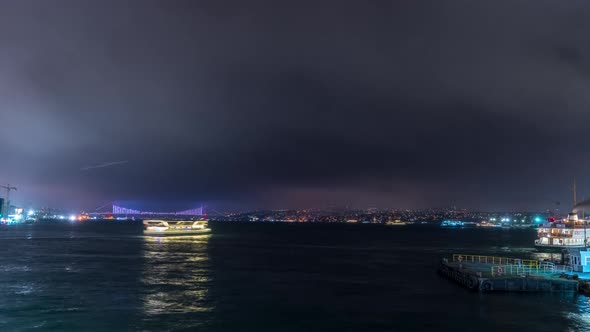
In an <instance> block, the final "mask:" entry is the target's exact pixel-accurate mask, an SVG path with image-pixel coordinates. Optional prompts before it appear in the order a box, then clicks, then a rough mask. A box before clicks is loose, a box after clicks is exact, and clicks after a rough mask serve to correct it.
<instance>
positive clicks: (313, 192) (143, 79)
mask: <svg viewBox="0 0 590 332" xmlns="http://www.w3.org/2000/svg"><path fill="white" fill-rule="evenodd" d="M0 9H1V10H0V38H1V41H2V45H3V52H2V53H1V54H0V71H1V73H0V74H1V75H0V98H1V100H2V105H3V106H2V109H3V111H2V117H3V119H2V123H5V124H8V125H5V126H4V127H3V130H1V131H0V140H1V141H2V144H0V153H2V155H3V156H7V160H6V162H3V163H2V165H0V175H1V176H2V178H6V182H8V181H9V182H11V183H17V182H18V183H19V184H21V187H23V190H21V191H20V192H19V194H18V195H19V198H20V199H21V200H23V201H30V202H33V203H44V204H62V205H63V204H64V203H63V202H64V201H66V202H68V203H69V204H78V205H83V206H89V207H90V206H94V205H100V203H102V202H104V201H107V200H134V201H140V200H146V201H148V200H149V201H157V200H162V201H172V200H179V201H187V202H188V201H195V202H196V201H208V200H211V201H226V202H227V201H230V202H235V201H242V202H244V201H247V202H248V203H249V204H251V205H273V206H279V205H280V206H295V205H303V204H316V205H322V204H332V203H338V204H342V203H351V204H358V205H380V206H426V205H446V204H457V205H466V206H472V207H481V208H504V207H505V208H530V207H544V206H545V204H546V203H548V202H552V201H553V200H554V198H553V197H558V198H557V199H558V200H563V201H566V198H565V197H566V195H567V184H566V181H569V180H568V179H570V178H571V177H572V176H573V175H574V174H577V175H578V178H583V170H584V169H585V168H587V164H588V157H587V156H586V155H585V151H587V150H588V148H589V147H588V143H587V141H586V140H584V139H583V137H584V134H583V130H584V129H585V127H586V123H587V121H588V120H590V114H589V113H588V111H587V110H588V106H590V105H589V100H588V97H587V96H588V93H587V90H588V83H589V82H588V79H589V78H588V68H589V67H588V66H589V65H590V62H589V60H588V59H589V58H588V56H589V54H590V53H589V52H590V49H589V48H588V46H587V43H586V42H585V40H586V36H587V32H588V31H589V30H590V26H589V24H588V22H590V20H588V19H589V16H590V12H589V9H590V6H588V5H587V4H586V3H584V2H582V1H571V2H555V1H506V2H485V3H483V2H473V1H447V2H441V1H411V2H410V1H395V2H389V1H362V2H357V1H333V2H331V1H322V2H320V3H318V2H312V1H297V2H287V1H285V2H281V3H278V2H276V1H248V2H241V1H174V2H168V1H135V2H134V1H128V2H122V1H52V2H38V1H5V2H3V3H2V4H0ZM105 160H129V164H128V165H125V167H105V168H101V169H100V171H98V170H97V172H80V168H84V167H85V166H87V165H99V164H101V163H103V162H104V161H105ZM581 181H584V182H589V183H586V184H588V185H590V181H586V180H585V179H583V180H581ZM580 187H582V188H583V186H582V185H580ZM555 188H559V190H556V189H555ZM80 193H83V194H80ZM564 196H565V197H564ZM66 204H67V203H66ZM187 204H190V203H187Z"/></svg>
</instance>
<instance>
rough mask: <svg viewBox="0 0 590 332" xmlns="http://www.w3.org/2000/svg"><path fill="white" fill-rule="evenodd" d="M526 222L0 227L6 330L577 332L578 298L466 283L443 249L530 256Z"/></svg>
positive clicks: (582, 323)
mask: <svg viewBox="0 0 590 332" xmlns="http://www.w3.org/2000/svg"><path fill="white" fill-rule="evenodd" d="M534 238H535V232H534V230H513V231H506V230H498V229H440V228H436V227H428V226H408V227H387V226H376V225H319V224H214V225H213V231H212V232H211V233H210V234H207V235H199V236H193V237H174V238H155V237H143V236H142V235H141V227H139V226H138V225H129V224H124V225H117V224H106V225H105V224H86V225H68V224H62V225H34V226H27V225H22V226H16V227H13V226H10V227H3V228H0V245H1V247H0V250H2V254H1V255H0V330H1V331H31V330H40V331H41V330H42V331H46V330H49V331H51V330H53V331H69V330H75V331H168V330H171V331H176V330H179V331H182V330H185V331H193V330H195V331H232V332H233V331H425V330H427V331H431V330H433V331H585V330H590V300H589V299H588V298H587V297H585V296H582V295H576V296H574V295H563V294H562V295H559V294H545V295H536V294H501V293H493V294H479V293H472V292H469V291H467V290H465V289H463V288H460V287H458V286H457V285H455V284H453V283H451V282H449V281H448V280H446V279H443V278H441V277H439V276H438V275H437V274H436V273H435V267H436V264H437V262H438V260H439V259H440V257H442V256H444V255H447V254H450V253H476V254H488V255H492V254H494V255H504V256H521V257H536V256H537V254H536V253H535V251H534V249H533V248H532V243H533V240H534Z"/></svg>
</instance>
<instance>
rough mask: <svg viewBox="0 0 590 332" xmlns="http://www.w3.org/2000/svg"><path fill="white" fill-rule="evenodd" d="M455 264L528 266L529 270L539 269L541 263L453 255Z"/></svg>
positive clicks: (514, 259)
mask: <svg viewBox="0 0 590 332" xmlns="http://www.w3.org/2000/svg"><path fill="white" fill-rule="evenodd" d="M453 262H465V263H483V264H495V265H516V266H526V267H529V268H538V267H539V261H538V260H534V259H520V258H510V257H498V256H481V255H463V254H453Z"/></svg>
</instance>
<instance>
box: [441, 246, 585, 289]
mask: <svg viewBox="0 0 590 332" xmlns="http://www.w3.org/2000/svg"><path fill="white" fill-rule="evenodd" d="M438 272H439V273H440V274H441V275H442V276H444V277H446V278H448V279H450V280H452V281H454V282H456V283H458V284H459V285H461V286H463V287H466V288H468V289H470V290H473V291H480V292H492V291H504V292H574V293H575V292H578V289H579V283H578V281H577V280H572V279H571V278H563V277H562V276H563V271H560V270H558V269H557V270H556V269H555V268H553V267H551V268H548V267H546V266H543V264H542V263H540V262H538V261H534V260H521V259H515V258H504V257H492V256H475V255H453V258H452V259H451V260H448V259H443V260H442V261H441V263H440V266H439V268H438Z"/></svg>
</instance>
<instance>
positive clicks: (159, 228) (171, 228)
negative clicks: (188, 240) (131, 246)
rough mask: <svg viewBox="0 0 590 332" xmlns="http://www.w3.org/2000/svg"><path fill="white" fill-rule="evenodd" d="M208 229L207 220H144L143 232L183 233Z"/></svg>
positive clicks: (160, 233) (152, 233)
mask: <svg viewBox="0 0 590 332" xmlns="http://www.w3.org/2000/svg"><path fill="white" fill-rule="evenodd" d="M208 231H209V225H208V223H207V220H197V221H191V220H188V221H187V220H178V221H177V220H144V221H143V232H144V234H148V235H183V234H195V233H203V232H208Z"/></svg>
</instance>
